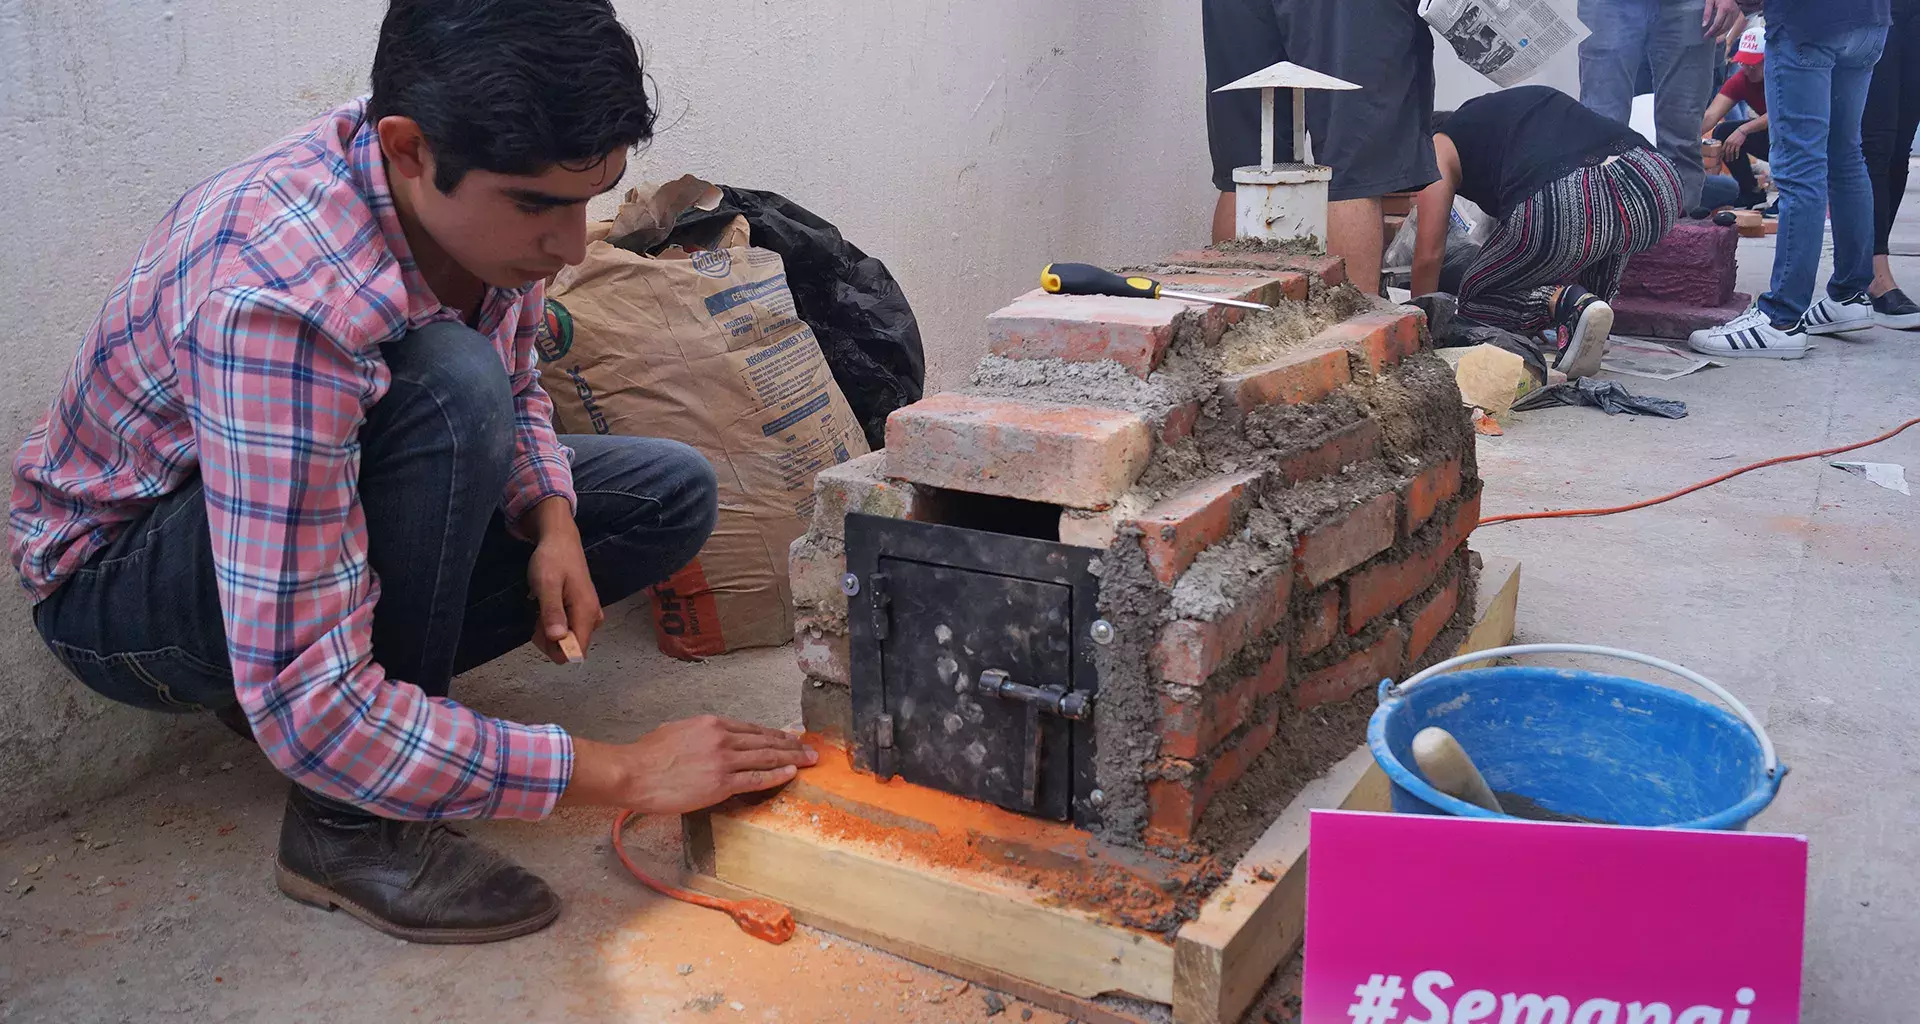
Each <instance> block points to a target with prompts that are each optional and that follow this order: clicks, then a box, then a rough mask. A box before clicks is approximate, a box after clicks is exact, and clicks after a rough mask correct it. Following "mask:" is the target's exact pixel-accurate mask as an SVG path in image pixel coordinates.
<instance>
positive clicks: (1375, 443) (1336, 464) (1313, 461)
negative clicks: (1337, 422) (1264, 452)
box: [1275, 419, 1380, 484]
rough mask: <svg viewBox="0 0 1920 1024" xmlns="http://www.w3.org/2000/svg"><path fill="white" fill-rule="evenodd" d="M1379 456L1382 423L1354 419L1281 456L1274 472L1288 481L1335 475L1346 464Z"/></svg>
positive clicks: (1302, 481) (1368, 460)
mask: <svg viewBox="0 0 1920 1024" xmlns="http://www.w3.org/2000/svg"><path fill="white" fill-rule="evenodd" d="M1379 457H1380V424H1379V423H1378V422H1377V421H1375V420H1373V419H1363V420H1355V421H1353V422H1352V423H1349V424H1347V425H1346V426H1344V427H1340V428H1338V429H1336V430H1330V431H1328V432H1327V433H1326V434H1325V435H1323V436H1322V437H1321V438H1320V439H1319V440H1317V441H1315V442H1313V444H1312V445H1311V446H1309V447H1306V448H1302V449H1300V450H1299V451H1296V452H1294V453H1293V454H1291V455H1288V456H1287V457H1285V458H1283V459H1281V460H1280V465H1279V466H1278V468H1277V469H1276V470H1275V472H1276V474H1277V475H1278V476H1279V477H1280V479H1282V480H1285V481H1286V482H1287V483H1290V484H1298V483H1305V482H1306V481H1308V480H1318V479H1320V478H1321V477H1328V476H1335V475H1337V474H1338V473H1339V472H1340V470H1341V469H1342V468H1344V467H1346V466H1351V465H1353V464H1354V463H1356V462H1371V461H1373V460H1374V459H1376V458H1379Z"/></svg>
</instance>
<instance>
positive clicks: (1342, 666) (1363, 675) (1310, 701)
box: [1293, 626, 1407, 708]
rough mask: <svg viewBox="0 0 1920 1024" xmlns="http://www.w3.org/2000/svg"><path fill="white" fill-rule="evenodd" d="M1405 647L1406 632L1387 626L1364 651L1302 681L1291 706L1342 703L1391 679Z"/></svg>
mask: <svg viewBox="0 0 1920 1024" xmlns="http://www.w3.org/2000/svg"><path fill="white" fill-rule="evenodd" d="M1406 646H1407V634H1406V631H1405V630H1404V629H1401V628H1400V627H1399V626H1392V627H1389V628H1388V629H1387V631H1386V632H1385V633H1384V634H1382V635H1381V637H1380V639H1378V640H1375V641H1374V642H1373V645H1372V646H1371V647H1368V648H1367V649H1366V650H1363V651H1358V652H1356V653H1354V654H1351V655H1348V656H1347V657H1346V658H1345V659H1344V660H1342V661H1338V662H1335V663H1334V664H1332V665H1329V666H1327V667H1326V668H1323V669H1321V670H1320V671H1318V672H1314V673H1312V674H1310V675H1308V676H1306V677H1304V678H1302V679H1301V680H1300V685H1299V687H1297V688H1296V689H1295V690H1294V692H1293V703H1294V706H1295V707H1300V708H1310V707H1313V706H1314V705H1316V704H1327V703H1331V702H1336V701H1343V700H1346V699H1347V698H1348V697H1351V696H1353V695H1354V694H1356V693H1359V692H1360V691H1361V690H1364V689H1366V688H1367V687H1369V686H1376V685H1378V684H1379V682H1380V680H1382V679H1391V678H1393V677H1394V676H1395V675H1397V674H1398V673H1399V672H1400V665H1401V661H1400V652H1401V651H1403V650H1405V649H1406Z"/></svg>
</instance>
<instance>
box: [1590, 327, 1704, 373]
mask: <svg viewBox="0 0 1920 1024" xmlns="http://www.w3.org/2000/svg"><path fill="white" fill-rule="evenodd" d="M1725 365H1727V364H1725V363H1721V362H1716V361H1714V360H1712V359H1702V358H1700V357H1699V356H1696V355H1694V354H1693V353H1691V352H1682V351H1680V350H1679V349H1676V348H1674V347H1672V346H1670V345H1662V344H1660V343H1659V342H1657V341H1642V340H1641V339H1639V338H1623V337H1621V336H1619V335H1617V334H1616V335H1614V336H1613V337H1612V338H1609V339H1607V354H1606V356H1605V358H1603V359H1602V360H1601V361H1600V368H1601V369H1603V370H1606V371H1608V372H1610V373H1625V374H1630V375H1632V376H1635V377H1648V378H1651V379H1653V380H1673V379H1674V378H1676V377H1685V376H1686V375H1687V374H1689V373H1695V372H1698V371H1700V370H1704V369H1706V368H1707V367H1709V366H1725Z"/></svg>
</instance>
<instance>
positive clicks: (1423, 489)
mask: <svg viewBox="0 0 1920 1024" xmlns="http://www.w3.org/2000/svg"><path fill="white" fill-rule="evenodd" d="M1402 493H1404V494H1405V495H1406V503H1407V527H1406V534H1405V535H1406V536H1409V537H1411V536H1413V533H1414V531H1416V530H1418V529H1420V527H1422V526H1424V525H1426V522H1427V520H1428V519H1431V518H1433V510H1434V509H1436V508H1439V507H1440V506H1441V505H1442V504H1444V503H1446V502H1448V501H1451V500H1453V496H1454V495H1456V494H1459V493H1460V460H1459V459H1457V458H1453V459H1448V460H1447V461H1445V462H1442V463H1441V464H1439V465H1437V466H1433V467H1430V468H1428V469H1426V470H1425V471H1423V472H1422V473H1421V474H1420V475H1419V476H1416V477H1414V478H1413V479H1412V480H1409V481H1407V486H1406V489H1405V491H1403V492H1402Z"/></svg>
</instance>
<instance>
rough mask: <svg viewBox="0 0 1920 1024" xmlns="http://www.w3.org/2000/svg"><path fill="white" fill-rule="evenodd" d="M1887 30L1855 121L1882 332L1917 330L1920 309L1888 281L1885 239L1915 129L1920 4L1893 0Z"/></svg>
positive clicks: (1919, 111)
mask: <svg viewBox="0 0 1920 1024" xmlns="http://www.w3.org/2000/svg"><path fill="white" fill-rule="evenodd" d="M1892 14H1893V26H1892V27H1891V28H1889V29H1888V30H1887V44H1886V47H1885V48H1884V49H1883V50H1882V51H1881V53H1880V63H1878V64H1875V65H1874V66H1873V84H1872V85H1870V86H1869V87H1868V88H1867V108H1866V112H1865V113H1864V114H1863V115H1862V116H1861V118H1860V149H1861V152H1862V153H1863V154H1864V155H1865V157H1866V160H1867V179H1868V180H1869V181H1871V182H1873V283H1872V284H1870V285H1868V286H1867V296H1868V297H1869V298H1871V299H1872V300H1873V322H1874V323H1876V324H1879V325H1880V326H1882V327H1897V328H1899V329H1901V330H1912V329H1914V328H1917V327H1920V305H1916V304H1915V303H1914V301H1913V300H1912V299H1909V298H1907V296H1906V293H1905V292H1902V291H1901V290H1900V285H1899V284H1898V283H1897V282H1895V281H1894V279H1893V269H1892V267H1891V265H1890V263H1889V261H1888V259H1887V253H1888V248H1887V238H1888V236H1889V235H1891V234H1892V233H1893V219H1894V217H1895V216H1896V215H1898V214H1899V212H1900V200H1901V199H1902V198H1904V197H1905V196H1906V193H1907V159H1908V157H1909V156H1910V155H1911V151H1912V150H1913V132H1914V127H1915V126H1916V125H1920V0H1893V9H1892Z"/></svg>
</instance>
